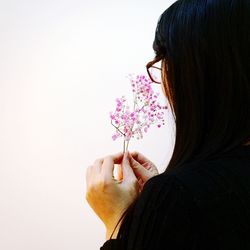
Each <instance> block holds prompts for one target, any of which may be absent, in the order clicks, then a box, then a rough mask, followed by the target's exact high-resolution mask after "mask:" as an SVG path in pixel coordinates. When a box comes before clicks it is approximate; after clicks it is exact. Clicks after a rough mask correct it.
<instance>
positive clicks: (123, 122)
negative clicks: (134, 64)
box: [109, 74, 167, 151]
mask: <svg viewBox="0 0 250 250" xmlns="http://www.w3.org/2000/svg"><path fill="white" fill-rule="evenodd" d="M129 80H130V83H131V87H132V92H133V94H134V103H133V110H131V108H130V106H129V105H127V100H126V97H125V96H122V97H121V98H116V108H115V112H110V113H109V115H110V119H111V124H112V125H113V126H114V127H115V128H116V133H115V134H114V135H113V136H112V139H113V140H116V139H118V138H119V137H122V136H123V137H124V142H127V147H128V143H129V141H130V139H131V138H132V137H133V138H134V137H136V138H137V139H142V138H143V131H144V133H147V132H148V129H149V127H150V126H151V125H153V124H155V123H157V127H158V128H160V127H161V125H164V124H165V123H164V122H165V120H164V117H163V116H164V112H163V111H164V110H165V109H167V106H161V105H160V104H159V102H157V98H158V97H159V95H160V93H155V92H154V90H153V89H152V87H151V84H152V81H151V80H150V78H149V77H146V76H144V75H137V76H135V77H134V76H133V75H131V74H130V75H129ZM123 150H124V151H125V148H123ZM126 150H127V149H126Z"/></svg>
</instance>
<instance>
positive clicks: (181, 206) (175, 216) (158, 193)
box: [100, 174, 195, 250]
mask: <svg viewBox="0 0 250 250" xmlns="http://www.w3.org/2000/svg"><path fill="white" fill-rule="evenodd" d="M193 213H194V206H193V198H192V195H191V194H190V193H189V192H188V190H187V189H186V188H185V187H184V186H183V185H182V184H181V182H180V181H179V180H178V179H177V177H176V176H175V175H171V174H160V175H158V176H154V177H153V178H151V179H150V180H148V181H147V183H146V184H145V185H144V189H143V191H142V192H141V194H140V197H139V199H138V201H137V203H136V205H135V209H134V211H133V213H132V215H131V216H132V217H131V218H132V219H131V220H130V224H129V227H126V230H128V232H126V233H125V234H121V235H124V237H125V238H124V237H121V238H119V239H110V240H107V241H106V242H105V243H104V244H103V246H102V247H101V248H100V249H101V250H118V249H119V250H132V249H136V250H142V249H143V250H152V249H154V250H160V249H161V250H162V249H165V248H166V249H169V250H177V249H189V248H187V246H190V249H193V248H191V246H192V245H193V244H194V243H195V242H194V237H195V232H194V226H195V225H194V221H192V223H191V220H192V219H191V215H192V214H193Z"/></svg>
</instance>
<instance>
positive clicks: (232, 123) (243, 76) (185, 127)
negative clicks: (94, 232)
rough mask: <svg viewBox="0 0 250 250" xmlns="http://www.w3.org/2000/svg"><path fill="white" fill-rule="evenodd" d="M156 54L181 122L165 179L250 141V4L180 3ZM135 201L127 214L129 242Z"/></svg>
mask: <svg viewBox="0 0 250 250" xmlns="http://www.w3.org/2000/svg"><path fill="white" fill-rule="evenodd" d="M153 49H154V51H155V54H156V58H160V59H161V60H162V71H163V83H162V84H163V87H164V90H165V93H166V96H167V97H168V101H169V103H170V104H171V110H172V113H173V115H174V117H175V123H176V137H175V146H174V151H173V155H172V158H171V159H170V162H169V164H168V166H167V168H166V170H165V172H164V173H167V172H168V171H169V170H171V169H174V168H177V167H180V166H182V165H184V164H185V163H188V162H193V161H200V160H204V159H212V158H216V157H217V156H218V155H220V154H221V153H224V152H228V151H230V150H232V149H234V148H236V147H238V146H239V145H242V144H244V143H245V142H246V141H247V140H248V139H249V138H250V116H249V114H250V112H249V111H250V110H249V109H250V105H249V104H250V1H249V0H220V1H218V0H179V1H176V2H175V3H173V4H172V5H171V6H170V7H169V8H168V9H167V10H166V11H165V12H163V14H162V15H161V16H160V19H159V21H158V25H157V28H156V32H155V40H154V43H153ZM136 201H137V200H135V201H134V202H133V203H132V204H131V205H130V207H129V208H128V209H127V210H126V211H125V212H124V214H123V216H122V217H121V220H122V219H123V218H124V219H123V221H122V223H121V227H120V230H119V233H118V238H120V239H122V238H126V236H127V234H128V228H129V224H130V221H131V218H132V213H133V209H134V207H135V204H136Z"/></svg>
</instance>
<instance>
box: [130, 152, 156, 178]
mask: <svg viewBox="0 0 250 250" xmlns="http://www.w3.org/2000/svg"><path fill="white" fill-rule="evenodd" d="M129 162H130V165H131V167H132V169H133V171H134V173H135V176H136V177H137V178H140V179H141V180H142V181H143V182H146V181H147V180H148V179H150V178H151V177H152V174H151V173H150V172H149V171H148V170H147V169H146V168H145V167H144V166H142V165H141V164H140V163H139V162H138V161H136V160H135V159H133V157H132V156H131V155H130V156H129Z"/></svg>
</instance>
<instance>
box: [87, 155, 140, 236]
mask: <svg viewBox="0 0 250 250" xmlns="http://www.w3.org/2000/svg"><path fill="white" fill-rule="evenodd" d="M114 164H121V168H122V175H123V178H122V180H115V179H114V178H113V171H114ZM86 184H87V191H86V200H87V201H88V203H89V205H90V206H91V207H92V209H93V210H94V212H95V213H96V214H97V215H98V217H99V218H100V219H101V220H102V221H103V223H104V224H105V226H106V230H107V234H109V233H110V232H112V230H113V229H114V228H115V225H116V224H117V222H118V220H119V219H120V217H121V215H122V213H123V212H124V211H125V210H126V209H127V208H128V207H129V205H130V204H131V203H132V202H133V201H134V200H135V199H136V198H137V196H138V194H139V183H138V180H137V178H136V176H135V174H134V172H133V170H132V168H131V167H130V163H129V158H128V153H127V152H126V153H125V154H124V156H123V153H118V154H116V155H110V156H106V157H104V158H100V159H97V160H96V161H95V162H94V164H93V165H91V166H89V167H88V168H87V173H86ZM106 237H107V235H106ZM107 238H108V237H107Z"/></svg>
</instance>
